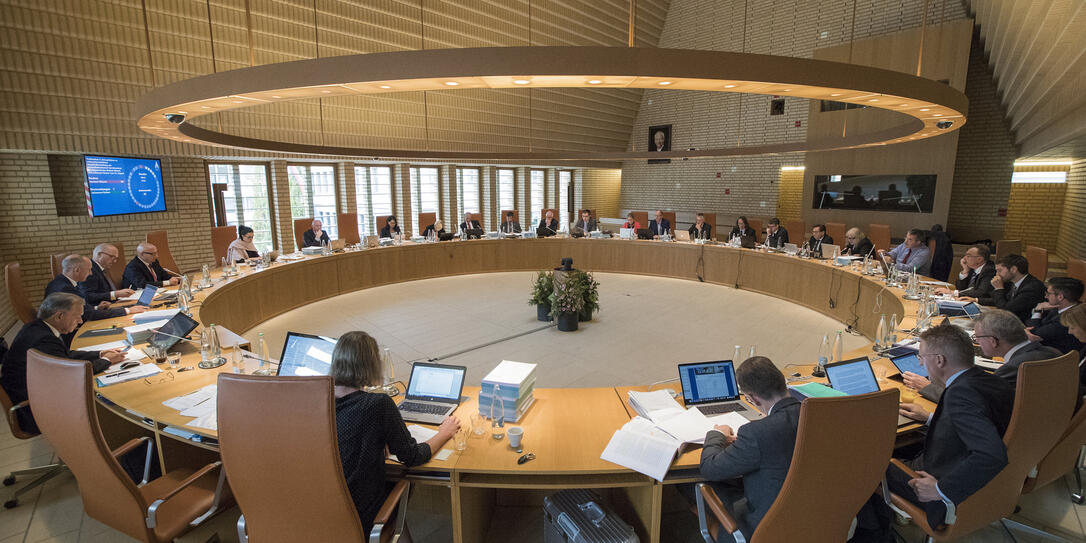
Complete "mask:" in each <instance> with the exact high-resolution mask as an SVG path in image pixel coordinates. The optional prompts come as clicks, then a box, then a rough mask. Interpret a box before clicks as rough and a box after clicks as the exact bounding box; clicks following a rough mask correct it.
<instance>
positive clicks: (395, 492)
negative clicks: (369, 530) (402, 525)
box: [373, 479, 410, 524]
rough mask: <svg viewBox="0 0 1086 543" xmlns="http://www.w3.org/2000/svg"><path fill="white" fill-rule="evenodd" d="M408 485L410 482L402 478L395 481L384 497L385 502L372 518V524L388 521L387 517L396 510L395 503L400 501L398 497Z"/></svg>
mask: <svg viewBox="0 0 1086 543" xmlns="http://www.w3.org/2000/svg"><path fill="white" fill-rule="evenodd" d="M409 485H410V483H408V482H407V481H406V480H403V479H400V480H399V481H397V482H396V486H394V487H392V492H389V494H388V497H387V498H385V503H384V504H382V505H381V509H378V510H377V516H376V517H374V518H373V523H374V524H385V523H387V522H388V519H389V517H391V516H392V512H393V511H395V510H396V505H397V504H399V503H400V498H401V497H402V496H403V493H404V491H405V490H407V487H408V486H409Z"/></svg>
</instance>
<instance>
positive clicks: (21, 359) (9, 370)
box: [0, 319, 109, 433]
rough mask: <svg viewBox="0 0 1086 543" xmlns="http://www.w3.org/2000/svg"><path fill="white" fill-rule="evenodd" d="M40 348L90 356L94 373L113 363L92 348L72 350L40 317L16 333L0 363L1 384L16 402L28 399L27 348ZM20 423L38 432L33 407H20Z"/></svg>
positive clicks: (80, 357) (59, 353) (63, 355)
mask: <svg viewBox="0 0 1086 543" xmlns="http://www.w3.org/2000/svg"><path fill="white" fill-rule="evenodd" d="M30 349H37V350H39V351H41V352H43V353H45V354H47V355H51V356H56V357H60V358H70V359H74V360H89V361H90V362H91V365H92V366H93V367H94V373H100V372H103V371H105V370H106V368H108V367H109V361H108V360H106V359H104V358H101V357H100V356H98V353H97V352H92V351H70V350H68V345H67V344H65V343H64V341H63V340H62V339H60V338H58V337H57V336H55V335H53V331H52V330H50V329H49V325H48V324H45V321H43V320H41V319H37V320H35V321H33V322H31V323H29V324H26V325H24V326H23V327H22V329H21V330H19V333H18V335H16V336H15V341H13V342H12V343H11V348H10V349H9V350H8V352H7V354H5V355H4V364H3V365H2V366H0V386H2V387H4V391H5V392H7V393H8V396H10V397H11V401H12V402H13V403H19V402H21V401H24V400H26V399H27V392H26V352H27V351H29V350H30ZM17 413H18V415H19V423H20V425H21V426H22V427H23V428H24V429H27V430H28V431H32V432H33V433H37V428H38V427H37V425H36V424H35V423H34V415H33V414H32V413H31V412H30V410H29V409H20V410H18V411H17Z"/></svg>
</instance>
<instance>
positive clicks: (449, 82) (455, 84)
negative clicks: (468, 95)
mask: <svg viewBox="0 0 1086 543" xmlns="http://www.w3.org/2000/svg"><path fill="white" fill-rule="evenodd" d="M445 84H446V85H448V86H450V87H455V86H457V85H459V84H460V83H457V82H456V81H446V82H445Z"/></svg>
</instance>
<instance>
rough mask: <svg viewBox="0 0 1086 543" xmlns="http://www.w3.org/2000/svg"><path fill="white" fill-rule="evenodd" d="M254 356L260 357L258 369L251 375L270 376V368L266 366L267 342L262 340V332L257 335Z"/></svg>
mask: <svg viewBox="0 0 1086 543" xmlns="http://www.w3.org/2000/svg"><path fill="white" fill-rule="evenodd" d="M256 355H257V356H259V357H260V367H258V368H257V370H256V371H254V372H253V375H272V371H271V366H269V365H268V360H270V359H269V358H268V342H267V341H265V340H264V332H260V333H259V334H257V340H256Z"/></svg>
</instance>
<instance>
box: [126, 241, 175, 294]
mask: <svg viewBox="0 0 1086 543" xmlns="http://www.w3.org/2000/svg"><path fill="white" fill-rule="evenodd" d="M171 275H174V273H173V272H170V271H167V270H166V269H165V268H163V267H162V264H159V263H158V247H155V246H154V245H152V244H150V243H148V242H146V241H145V242H143V243H141V244H139V245H137V246H136V256H135V257H134V258H133V259H132V260H131V261H130V262H129V263H128V265H127V266H125V267H124V275H123V276H122V279H121V285H123V286H124V288H132V289H139V288H143V287H145V286H147V285H153V286H156V287H165V286H168V285H176V284H178V283H179V282H181V280H180V279H178V278H177V277H171Z"/></svg>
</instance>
